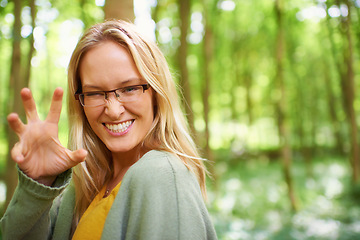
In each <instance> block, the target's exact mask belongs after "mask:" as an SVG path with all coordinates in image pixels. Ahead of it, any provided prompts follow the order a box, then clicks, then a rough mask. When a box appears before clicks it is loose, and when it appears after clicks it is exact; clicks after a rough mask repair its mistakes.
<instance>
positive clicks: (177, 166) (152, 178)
mask: <svg viewBox="0 0 360 240" xmlns="http://www.w3.org/2000/svg"><path fill="white" fill-rule="evenodd" d="M70 176H71V170H68V171H66V172H65V173H63V174H61V175H59V176H58V177H57V179H56V181H55V183H54V186H53V187H46V186H44V185H41V184H39V183H37V182H35V181H33V180H32V179H30V178H28V177H27V176H26V175H25V174H23V173H22V172H21V171H19V184H18V186H17V188H16V191H15V193H14V196H13V198H12V200H11V202H10V205H9V207H8V208H7V210H6V213H5V214H4V216H3V218H2V219H1V220H0V223H1V230H2V234H3V239H11V240H15V239H34V240H35V239H36V240H41V239H55V240H57V239H59V240H64V239H69V236H70V231H71V222H72V217H73V210H74V201H75V191H74V188H73V186H72V185H71V184H69V183H70ZM65 189H66V190H65ZM64 190H65V191H64ZM101 239H126V240H131V239H134V240H135V239H136V240H138V239H146V240H148V239H149V240H151V239H154V240H155V239H156V240H159V239H171V240H190V239H196V240H198V239H217V237H216V233H215V230H214V227H213V225H212V223H211V220H210V217H209V213H208V211H207V209H206V206H205V204H204V202H203V199H202V196H201V191H200V187H199V184H198V182H197V180H196V178H195V177H194V175H193V174H192V173H191V172H190V171H189V170H188V169H187V168H186V167H185V165H184V164H183V163H182V162H181V160H179V159H178V158H177V157H175V156H174V155H172V154H170V153H167V152H161V151H155V150H152V151H150V152H148V153H146V154H145V155H144V156H143V157H142V158H141V159H140V160H139V161H137V162H136V163H135V164H134V165H133V166H132V167H130V169H129V170H128V171H127V173H126V174H125V176H124V178H123V180H122V182H121V187H120V190H119V192H118V194H117V196H116V198H115V201H114V203H113V206H112V207H111V209H110V212H109V214H108V216H107V218H106V222H105V226H104V230H103V234H102V237H101Z"/></svg>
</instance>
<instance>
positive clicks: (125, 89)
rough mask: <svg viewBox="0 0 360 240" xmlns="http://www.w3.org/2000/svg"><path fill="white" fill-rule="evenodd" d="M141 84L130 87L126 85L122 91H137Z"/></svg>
mask: <svg viewBox="0 0 360 240" xmlns="http://www.w3.org/2000/svg"><path fill="white" fill-rule="evenodd" d="M139 88H140V87H139V86H129V87H124V88H123V89H122V92H123V93H131V92H135V91H137V90H139Z"/></svg>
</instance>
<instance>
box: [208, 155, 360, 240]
mask: <svg viewBox="0 0 360 240" xmlns="http://www.w3.org/2000/svg"><path fill="white" fill-rule="evenodd" d="M311 166H312V168H311V169H312V176H308V174H307V171H306V168H305V164H304V163H303V162H302V161H301V160H299V159H297V160H295V161H294V162H293V167H292V174H293V177H294V179H293V180H294V186H295V193H296V197H297V200H298V206H299V209H298V211H297V212H292V211H291V207H290V204H289V200H288V198H287V186H286V184H285V182H284V181H283V175H282V166H281V163H280V161H269V160H267V159H266V158H259V159H250V160H238V161H232V163H231V164H227V163H226V162H220V163H217V164H216V167H215V169H217V185H216V186H214V185H212V184H211V181H210V182H209V183H210V184H209V188H210V194H209V206H210V207H209V209H210V212H211V215H212V217H213V222H214V224H215V227H216V231H217V234H218V237H219V239H221V240H235V239H247V240H250V239H254V240H261V239H270V240H275V239H276V240H280V239H296V240H300V239H309V240H311V239H314V240H315V239H316V240H325V239H326V240H328V239H329V240H332V239H339V240H350V239H351V240H353V239H360V200H359V199H360V188H359V187H350V186H351V173H350V166H349V164H348V161H347V160H346V159H345V158H344V157H332V156H322V157H319V158H317V159H314V160H313V162H312V165H311ZM215 188H216V189H217V191H215V190H214V189H215ZM215 192H217V193H215Z"/></svg>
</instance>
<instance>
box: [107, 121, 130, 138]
mask: <svg viewBox="0 0 360 240" xmlns="http://www.w3.org/2000/svg"><path fill="white" fill-rule="evenodd" d="M128 122H129V123H128ZM134 122H135V120H134V119H131V120H126V121H123V122H117V123H103V126H104V128H105V130H106V131H107V132H108V133H109V134H110V135H112V136H122V135H125V134H126V133H128V132H129V131H130V129H131V128H132V126H133V124H134ZM120 124H125V125H126V124H129V125H128V126H127V127H126V129H125V131H120V132H114V131H112V130H110V129H109V128H108V126H109V125H111V126H113V125H120Z"/></svg>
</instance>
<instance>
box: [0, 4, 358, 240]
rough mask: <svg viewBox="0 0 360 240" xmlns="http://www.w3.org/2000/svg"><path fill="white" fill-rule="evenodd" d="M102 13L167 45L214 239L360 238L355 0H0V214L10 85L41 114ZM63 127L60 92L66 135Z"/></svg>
mask: <svg viewBox="0 0 360 240" xmlns="http://www.w3.org/2000/svg"><path fill="white" fill-rule="evenodd" d="M108 18H119V19H125V20H129V21H132V22H135V24H136V25H137V26H138V27H139V29H140V31H141V32H143V34H145V35H146V36H147V37H148V38H151V39H153V40H154V41H156V42H157V43H158V44H159V46H160V48H161V49H162V51H163V52H164V54H165V56H166V58H167V60H168V62H169V64H170V66H171V70H172V73H173V76H174V78H175V79H176V81H177V83H178V85H179V91H181V93H182V95H183V97H184V101H183V109H184V114H186V117H187V119H188V121H189V127H190V129H191V131H192V133H193V136H194V138H195V140H196V142H197V144H198V146H199V148H200V151H201V152H202V154H203V156H204V157H205V158H207V159H208V160H209V161H208V169H209V171H210V173H211V178H209V179H208V189H209V199H208V202H207V204H208V207H209V211H210V213H211V216H212V219H213V222H214V224H215V227H216V231H217V234H218V237H219V239H225V240H232V239H256V240H261V239H360V184H359V182H360V179H359V178H360V176H359V174H360V155H359V154H360V153H359V136H358V133H359V129H358V128H359V124H360V96H359V94H358V90H359V84H360V0H296V1H293V0H254V1H251V0H178V1H175V0H157V1H156V0H122V1H120V0H119V1H116V0H61V1H55V0H0V109H1V111H0V113H1V118H0V123H1V125H0V214H1V215H0V216H2V214H3V212H4V211H5V209H6V206H7V203H8V201H9V199H10V198H11V196H12V194H13V190H14V188H15V186H16V183H17V175H16V171H15V166H14V163H13V162H12V161H11V160H9V156H8V153H9V149H11V148H12V146H13V145H14V143H15V142H16V141H17V137H16V136H15V135H14V134H13V133H12V132H11V131H9V129H8V124H7V121H6V116H7V115H8V114H9V113H10V112H18V113H19V114H21V115H23V109H22V105H21V100H20V97H19V92H20V89H21V88H23V87H25V86H28V87H30V88H31V90H32V91H33V94H34V97H35V100H36V103H37V107H38V111H39V115H40V117H41V118H42V119H44V118H45V117H46V115H47V112H48V109H49V105H50V101H51V96H52V93H53V91H54V89H55V88H56V87H58V86H61V87H63V88H64V89H65V90H66V88H67V76H66V74H67V65H68V62H69V59H70V55H71V53H72V51H73V49H74V47H75V44H76V42H77V40H78V39H79V37H80V35H81V33H82V32H83V31H84V29H86V28H88V27H89V26H91V25H92V24H94V23H97V22H101V21H103V20H104V19H108ZM67 130H68V122H67V117H66V106H65V104H64V107H63V111H62V116H61V120H60V125H59V131H60V132H59V137H60V140H61V142H62V143H63V144H64V145H65V146H66V144H67V134H68V133H67ZM0 235H1V234H0ZM0 238H1V236H0Z"/></svg>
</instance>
